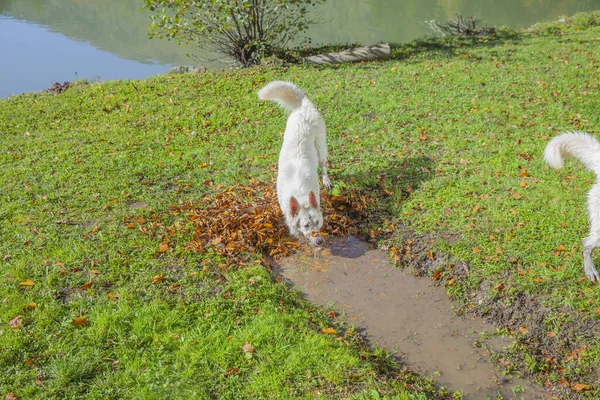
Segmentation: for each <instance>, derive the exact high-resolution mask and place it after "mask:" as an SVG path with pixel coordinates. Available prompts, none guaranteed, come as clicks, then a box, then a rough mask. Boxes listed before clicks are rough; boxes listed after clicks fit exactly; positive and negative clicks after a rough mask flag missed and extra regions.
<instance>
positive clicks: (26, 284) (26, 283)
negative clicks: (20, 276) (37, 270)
mask: <svg viewBox="0 0 600 400" xmlns="http://www.w3.org/2000/svg"><path fill="white" fill-rule="evenodd" d="M19 285H21V286H33V285H35V282H34V281H32V280H31V279H27V280H24V281H23V282H19Z"/></svg>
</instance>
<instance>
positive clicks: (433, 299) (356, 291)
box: [276, 237, 547, 399]
mask: <svg viewBox="0 0 600 400" xmlns="http://www.w3.org/2000/svg"><path fill="white" fill-rule="evenodd" d="M276 272H277V273H278V274H280V275H281V276H282V277H283V278H284V279H285V280H286V281H287V282H288V283H291V284H292V285H293V286H295V287H296V288H297V289H299V290H301V291H302V292H304V293H305V295H306V297H307V299H308V300H310V301H312V302H314V303H317V304H319V305H322V306H331V307H333V308H334V309H335V310H336V311H338V312H339V313H342V314H345V318H346V321H347V322H348V323H349V324H353V325H355V326H356V327H357V328H358V330H359V331H362V332H363V333H364V334H365V335H366V337H367V338H368V339H369V341H371V342H372V343H374V344H377V345H379V346H381V347H383V348H386V349H388V350H390V351H395V352H396V357H397V358H398V359H399V361H400V362H401V363H402V364H403V365H406V366H407V367H409V368H410V369H412V370H413V371H416V372H418V373H420V374H424V375H428V376H431V377H432V378H434V379H435V381H436V382H437V383H438V384H439V385H441V386H445V387H446V388H448V389H449V390H451V391H460V392H463V393H464V398H465V399H484V398H486V397H489V398H493V399H495V398H497V396H498V395H499V394H500V395H501V396H502V397H503V398H504V399H544V398H546V397H547V396H546V395H545V394H544V392H543V391H542V390H541V389H540V388H539V387H535V386H532V385H531V384H528V383H527V382H526V381H524V380H523V379H520V378H516V377H511V378H509V377H506V376H503V375H502V372H501V370H500V368H498V367H496V366H495V365H494V361H492V360H491V359H490V357H489V356H490V354H489V350H487V349H494V350H499V349H501V348H502V346H506V345H508V344H510V341H508V339H506V340H505V339H502V338H498V337H495V338H493V339H491V340H483V337H482V335H483V334H484V333H486V332H492V331H494V327H493V326H491V325H489V324H486V323H484V322H483V320H480V319H477V318H474V317H469V316H457V315H456V314H455V312H454V311H453V304H452V302H450V301H449V300H448V298H447V295H446V291H445V290H444V288H442V287H439V286H435V285H434V281H432V280H430V279H428V278H417V277H415V276H412V275H410V274H409V273H407V272H405V271H400V270H398V269H396V268H394V267H393V266H392V265H391V264H390V263H389V261H388V260H387V256H386V254H385V253H384V252H383V251H382V250H378V249H374V248H372V247H370V246H369V244H367V243H365V242H363V241H361V240H359V239H357V238H355V237H348V238H345V239H336V240H331V241H330V242H329V243H328V244H327V247H326V248H324V249H321V250H319V251H318V252H313V251H311V250H307V251H306V252H301V253H299V254H297V255H295V256H293V257H289V258H287V259H284V260H281V261H280V262H279V263H278V264H277V266H276ZM475 341H479V342H480V343H483V346H477V347H476V346H474V342H475Z"/></svg>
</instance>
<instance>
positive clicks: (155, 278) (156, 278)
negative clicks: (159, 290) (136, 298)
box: [152, 274, 165, 285]
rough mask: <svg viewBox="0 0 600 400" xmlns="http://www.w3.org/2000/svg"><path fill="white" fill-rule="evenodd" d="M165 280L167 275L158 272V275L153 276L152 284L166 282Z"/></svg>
mask: <svg viewBox="0 0 600 400" xmlns="http://www.w3.org/2000/svg"><path fill="white" fill-rule="evenodd" d="M164 281H165V277H164V276H162V274H158V275H154V276H153V277H152V284H153V285H156V284H157V283H158V282H164Z"/></svg>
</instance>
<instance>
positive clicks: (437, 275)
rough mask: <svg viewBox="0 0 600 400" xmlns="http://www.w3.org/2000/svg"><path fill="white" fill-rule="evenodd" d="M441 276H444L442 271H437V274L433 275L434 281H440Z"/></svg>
mask: <svg viewBox="0 0 600 400" xmlns="http://www.w3.org/2000/svg"><path fill="white" fill-rule="evenodd" d="M440 276H442V271H436V273H435V274H433V277H432V279H433V280H434V281H437V280H438V279H440Z"/></svg>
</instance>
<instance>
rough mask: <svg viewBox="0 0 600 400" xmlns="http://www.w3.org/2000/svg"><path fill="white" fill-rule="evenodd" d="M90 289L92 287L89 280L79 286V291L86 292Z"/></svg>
mask: <svg viewBox="0 0 600 400" xmlns="http://www.w3.org/2000/svg"><path fill="white" fill-rule="evenodd" d="M91 287H92V281H91V280H89V281H87V282H86V283H84V284H83V285H81V290H88V289H89V288H91Z"/></svg>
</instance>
